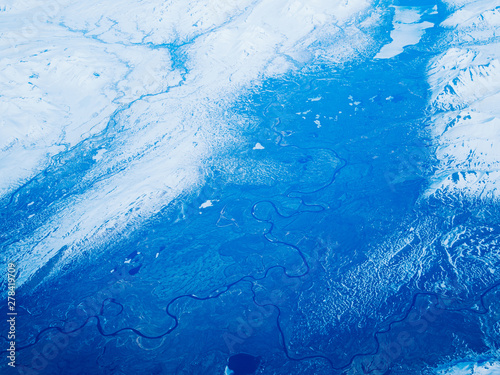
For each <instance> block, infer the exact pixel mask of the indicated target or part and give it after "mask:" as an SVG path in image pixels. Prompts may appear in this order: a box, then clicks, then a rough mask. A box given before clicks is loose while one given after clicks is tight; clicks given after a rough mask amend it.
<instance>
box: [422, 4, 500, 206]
mask: <svg viewBox="0 0 500 375" xmlns="http://www.w3.org/2000/svg"><path fill="white" fill-rule="evenodd" d="M448 3H449V4H450V6H452V7H454V9H456V11H455V12H454V13H452V15H451V16H450V17H448V18H447V19H446V20H445V21H444V22H443V23H442V24H441V26H442V27H445V28H446V29H447V33H448V35H449V38H450V39H451V43H450V45H451V48H449V49H448V50H447V51H446V52H445V53H444V54H442V55H441V56H439V57H438V58H437V59H436V60H435V61H434V62H433V63H432V64H431V66H430V68H429V84H430V86H431V102H430V106H431V109H432V110H433V112H434V115H433V118H432V123H433V127H432V133H433V136H434V139H435V140H436V145H437V151H436V156H437V159H438V161H439V165H438V171H437V172H436V174H435V175H434V177H433V181H432V185H431V188H430V189H429V191H428V194H432V193H433V192H435V191H436V190H437V189H441V190H445V191H450V192H453V191H455V192H462V193H465V194H466V195H468V196H469V197H480V198H486V197H492V198H497V197H498V195H499V192H500V191H499V184H500V169H499V167H500V109H499V107H498V104H497V103H499V102H500V43H499V41H498V35H499V34H498V33H499V31H500V12H499V10H498V8H497V5H498V4H497V2H495V1H484V0H483V1H471V2H469V3H467V4H464V2H459V3H457V2H451V1H449V2H448Z"/></svg>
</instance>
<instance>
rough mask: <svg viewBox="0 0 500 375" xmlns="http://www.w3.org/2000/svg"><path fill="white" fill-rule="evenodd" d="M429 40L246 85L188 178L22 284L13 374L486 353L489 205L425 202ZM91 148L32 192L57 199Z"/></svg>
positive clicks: (380, 366) (400, 370)
mask: <svg viewBox="0 0 500 375" xmlns="http://www.w3.org/2000/svg"><path fill="white" fill-rule="evenodd" d="M413 3H414V2H413ZM440 17H443V15H441V16H440ZM438 38H439V30H437V29H436V30H429V31H428V33H427V34H426V36H425V37H424V38H423V40H422V41H421V43H420V44H419V45H418V46H415V47H412V48H409V49H407V51H406V52H405V53H404V54H402V55H400V56H398V57H396V58H394V59H390V60H382V61H373V60H369V59H368V60H365V59H363V60H361V61H356V62H354V63H349V64H346V65H344V66H335V67H331V66H328V65H319V66H315V67H313V68H314V69H312V70H313V72H312V73H307V74H306V73H301V74H293V75H289V76H286V77H282V78H279V79H274V80H270V81H267V82H265V83H264V85H263V86H262V87H258V88H255V90H253V91H252V92H250V93H246V94H245V95H242V97H241V98H240V100H239V101H238V103H236V104H235V106H234V108H232V109H231V110H232V111H234V112H237V113H244V114H245V115H246V116H248V117H249V118H250V119H252V121H249V122H248V125H247V127H246V128H245V129H240V130H241V137H242V139H244V140H245V141H244V142H242V143H240V144H238V145H236V146H234V147H232V148H231V149H229V150H227V152H226V153H224V154H222V155H218V157H217V158H216V159H214V160H210V161H208V162H207V164H206V165H205V166H204V168H205V170H204V173H205V174H206V176H207V181H206V184H205V185H204V187H203V188H202V190H201V191H197V192H196V193H195V194H185V196H182V197H181V198H180V199H178V200H176V201H174V202H173V203H172V204H171V205H170V206H169V207H166V208H165V209H164V210H163V211H162V212H161V213H160V214H158V215H157V216H155V217H154V218H152V219H151V220H149V222H148V223H147V224H146V225H144V226H143V227H142V228H141V229H140V230H139V231H137V232H136V233H133V234H131V236H129V237H127V238H126V239H124V240H123V241H118V242H117V243H113V244H110V245H107V246H106V247H105V248H104V249H102V252H101V253H103V254H105V255H103V256H98V255H95V257H94V256H92V255H89V259H88V261H87V262H83V263H80V264H72V265H69V266H68V267H67V268H66V269H65V270H64V272H63V273H61V274H60V275H59V277H58V278H56V279H53V281H52V282H51V283H50V284H45V285H44V286H43V287H42V288H40V289H38V290H37V291H36V293H31V292H30V288H31V287H32V285H31V284H28V285H26V287H24V289H21V291H20V296H19V297H18V298H19V299H18V301H19V304H20V306H21V307H20V309H19V311H20V315H19V326H18V332H19V337H20V340H19V342H18V347H19V355H18V361H19V363H20V364H21V365H22V366H21V367H19V368H18V370H19V371H18V373H24V374H68V375H70V374H223V373H224V368H225V366H226V365H227V364H228V360H229V368H230V369H233V370H234V373H235V375H237V374H251V373H253V372H255V371H256V370H257V368H258V367H259V365H260V364H261V361H260V358H262V369H261V370H260V371H261V372H259V373H265V374H331V373H341V372H342V371H344V370H350V371H351V372H352V373H356V374H357V373H359V374H362V373H365V374H367V373H371V374H383V373H391V374H410V373H421V371H422V369H423V368H425V367H426V366H434V365H437V364H439V363H441V362H442V360H443V358H446V357H453V356H460V355H465V354H467V353H470V352H473V353H476V354H482V353H487V352H488V351H489V350H490V348H491V346H492V345H496V346H497V347H498V346H499V345H500V344H499V342H498V336H495V335H494V332H493V331H494V328H493V327H494V324H496V323H495V322H497V321H498V309H499V308H500V307H499V306H498V302H497V301H498V296H497V294H498V289H497V285H498V282H499V279H498V274H497V272H495V271H493V272H492V271H490V270H491V269H492V270H495V269H496V268H495V267H498V265H499V263H500V260H499V259H498V257H496V256H495V254H496V253H495V251H496V249H498V246H499V242H498V238H499V234H500V226H499V225H498V223H499V221H498V218H499V216H498V214H499V213H498V210H497V208H496V207H493V206H488V207H486V208H485V207H484V206H482V205H481V204H479V203H475V202H464V201H462V200H460V199H459V198H453V197H445V196H439V195H438V196H436V197H434V198H432V199H430V200H425V199H422V198H421V196H422V193H423V192H424V191H425V189H426V188H427V184H428V182H427V181H428V177H429V176H430V175H431V174H432V172H433V165H434V160H433V156H432V155H433V152H434V146H433V144H432V141H431V140H430V139H429V137H428V129H427V127H428V126H429V119H428V117H427V115H428V114H427V112H426V105H427V101H428V87H427V84H426V75H425V71H426V67H427V64H428V62H429V59H431V58H432V57H433V56H435V55H436V54H437V53H439V52H440V49H439V46H436V40H437V39H438ZM317 98H321V99H320V100H311V99H317ZM257 142H259V143H261V144H262V145H263V146H264V149H262V150H254V149H253V146H254V145H255V144H256V143H257ZM86 157H87V156H82V155H74V156H71V157H68V158H69V159H68V160H69V162H68V163H69V164H65V163H62V162H61V165H60V166H58V165H54V166H52V167H51V168H50V169H49V170H47V172H46V176H45V175H44V177H43V178H48V179H52V180H60V181H61V182H60V185H56V186H55V188H54V190H53V191H51V192H48V191H45V192H44V191H42V190H43V186H44V180H43V178H42V177H40V179H38V180H36V181H34V182H33V188H32V189H34V190H37V191H38V190H40V191H41V192H40V194H46V195H47V199H49V197H48V195H50V194H53V195H54V194H55V195H57V194H64V190H65V189H64V187H65V184H72V180H71V179H70V180H68V179H63V178H61V177H60V175H61V174H63V175H66V174H70V173H69V172H68V169H71V163H79V164H78V165H85V163H84V161H85V160H87V159H86ZM78 171H79V172H78V173H75V174H73V176H74V178H75V179H78V178H79V176H80V174H84V173H85V168H83V167H82V168H81V169H79V170H78ZM70 175H71V174H70ZM75 183H76V182H75ZM23 194H35V192H33V191H30V192H24V193H23ZM44 196H45V195H44ZM20 197H21V198H22V197H23V196H22V194H21V195H20ZM16 199H17V198H16ZM19 199H20V198H19ZM19 199H18V200H19ZM26 199H28V198H27V197H26ZM51 199H52V198H51ZM206 200H212V202H213V206H212V207H208V208H205V209H200V208H199V207H200V205H201V204H202V203H203V202H205V201H206ZM16 202H17V201H16ZM16 202H14V204H17V203H16ZM9 207H10V208H8V210H13V209H12V207H13V206H12V205H11V206H9ZM16 212H19V211H16ZM4 213H6V211H4ZM19 214H20V215H21V214H22V212H20V213H19ZM478 243H479V246H476V247H474V249H476V250H468V249H470V247H471V246H473V245H474V244H475V245H477V244H478ZM468 246H469V247H468ZM478 249H479V250H478ZM468 251H470V252H473V251H479V252H481V254H480V255H481V256H479V255H478V254H476V255H478V256H474V255H475V254H469V255H471V256H468V257H460V256H458V254H463V253H464V252H468ZM450 258H451V259H455V262H453V261H450ZM43 272H44V271H42V273H43ZM41 276H43V275H40V277H41ZM485 327H486V328H485ZM4 339H5V338H4ZM492 342H493V344H492ZM236 353H248V354H249V355H251V356H246V355H241V354H240V355H239V356H235V354H236ZM254 356H255V357H254ZM256 357H259V360H255V359H254V358H256ZM252 371H253V372H252Z"/></svg>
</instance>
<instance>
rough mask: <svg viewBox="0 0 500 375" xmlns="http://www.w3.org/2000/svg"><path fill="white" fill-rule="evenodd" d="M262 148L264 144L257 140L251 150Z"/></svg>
mask: <svg viewBox="0 0 500 375" xmlns="http://www.w3.org/2000/svg"><path fill="white" fill-rule="evenodd" d="M263 149H264V146H262V145H261V144H260V143H259V142H257V143H256V144H255V146H253V148H252V150H263Z"/></svg>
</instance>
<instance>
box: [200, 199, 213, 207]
mask: <svg viewBox="0 0 500 375" xmlns="http://www.w3.org/2000/svg"><path fill="white" fill-rule="evenodd" d="M212 206H213V204H212V201H211V200H207V201H206V202H203V203H202V204H201V205H200V207H199V208H207V207H212Z"/></svg>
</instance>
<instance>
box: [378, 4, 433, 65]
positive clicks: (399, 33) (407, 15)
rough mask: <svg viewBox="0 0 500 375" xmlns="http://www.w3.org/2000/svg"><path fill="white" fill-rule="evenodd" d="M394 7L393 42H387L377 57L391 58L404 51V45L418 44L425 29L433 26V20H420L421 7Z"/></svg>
mask: <svg viewBox="0 0 500 375" xmlns="http://www.w3.org/2000/svg"><path fill="white" fill-rule="evenodd" d="M392 7H393V8H394V19H393V26H394V29H393V30H392V31H391V39H392V42H390V43H389V44H386V45H385V46H383V47H382V49H381V50H380V51H379V53H377V54H376V55H375V57H374V58H375V59H390V58H392V57H395V56H397V55H399V54H400V53H402V52H403V51H404V47H406V46H411V45H415V44H418V42H419V41H420V39H421V38H422V35H424V31H425V29H428V28H430V27H433V26H434V24H433V23H431V22H427V21H424V22H419V21H420V18H421V12H422V10H421V8H415V7H406V6H392Z"/></svg>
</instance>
